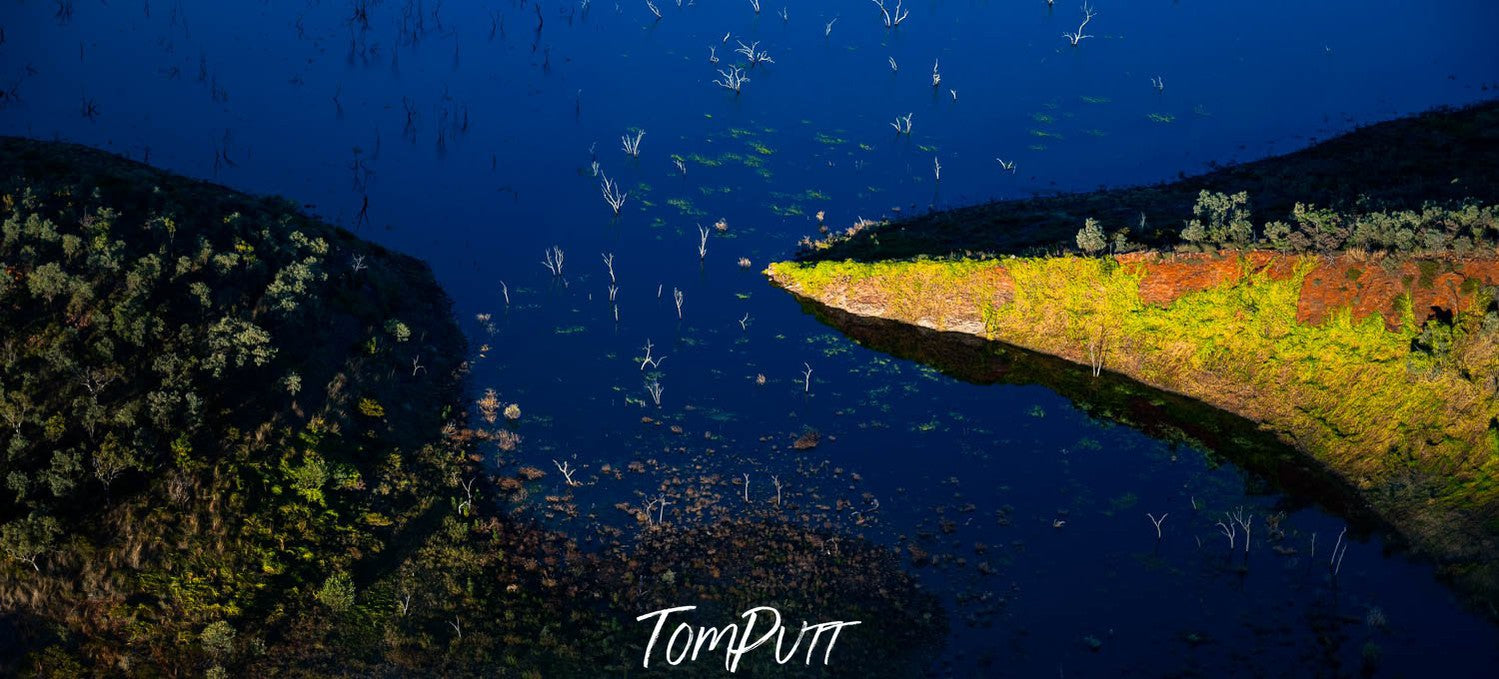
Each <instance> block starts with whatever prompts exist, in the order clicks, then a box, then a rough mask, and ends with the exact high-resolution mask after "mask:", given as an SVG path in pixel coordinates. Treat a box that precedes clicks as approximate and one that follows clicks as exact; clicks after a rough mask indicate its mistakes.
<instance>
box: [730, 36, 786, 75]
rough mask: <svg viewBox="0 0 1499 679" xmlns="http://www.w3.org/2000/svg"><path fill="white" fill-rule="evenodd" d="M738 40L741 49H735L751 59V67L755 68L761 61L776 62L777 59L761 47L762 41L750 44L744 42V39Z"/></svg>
mask: <svg viewBox="0 0 1499 679" xmlns="http://www.w3.org/2000/svg"><path fill="white" fill-rule="evenodd" d="M737 42H738V43H739V49H737V50H734V51H735V52H737V53H739V54H743V55H744V58H745V59H748V60H749V65H750V68H754V67H755V66H756V65H758V64H761V63H766V64H774V63H775V62H776V60H775V59H772V58H770V53H769V52H766V51H765V50H762V49H759V45H760V41H758V40H756V41H755V42H752V43H750V44H748V45H746V44H744V41H742V40H740V41H737Z"/></svg>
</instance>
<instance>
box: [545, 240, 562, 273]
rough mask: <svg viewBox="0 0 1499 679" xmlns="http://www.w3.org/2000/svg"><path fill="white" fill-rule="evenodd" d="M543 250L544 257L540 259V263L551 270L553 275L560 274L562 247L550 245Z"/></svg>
mask: <svg viewBox="0 0 1499 679" xmlns="http://www.w3.org/2000/svg"><path fill="white" fill-rule="evenodd" d="M544 252H545V254H546V258H545V259H543V260H541V265H542V266H544V267H546V268H547V271H550V272H552V275H553V276H561V275H562V248H560V247H557V246H555V245H553V246H552V247H550V248H548V249H546V250H545V251H544Z"/></svg>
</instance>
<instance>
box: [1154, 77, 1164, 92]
mask: <svg viewBox="0 0 1499 679" xmlns="http://www.w3.org/2000/svg"><path fill="white" fill-rule="evenodd" d="M1150 85H1151V87H1154V88H1155V91H1157V92H1165V91H1166V81H1165V80H1162V79H1161V76H1156V77H1154V78H1151V79H1150Z"/></svg>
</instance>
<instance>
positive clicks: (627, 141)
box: [619, 130, 645, 158]
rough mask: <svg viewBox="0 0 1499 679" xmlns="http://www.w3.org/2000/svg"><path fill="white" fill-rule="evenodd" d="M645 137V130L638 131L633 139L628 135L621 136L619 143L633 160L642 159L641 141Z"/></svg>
mask: <svg viewBox="0 0 1499 679" xmlns="http://www.w3.org/2000/svg"><path fill="white" fill-rule="evenodd" d="M644 136H645V130H636V131H635V136H634V137H633V138H631V137H630V135H628V134H623V135H620V137H619V143H620V145H621V146H623V147H624V149H625V153H628V154H630V156H631V157H633V158H639V157H640V139H641V138H642V137H644Z"/></svg>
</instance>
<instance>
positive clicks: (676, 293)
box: [671, 288, 682, 321]
mask: <svg viewBox="0 0 1499 679" xmlns="http://www.w3.org/2000/svg"><path fill="white" fill-rule="evenodd" d="M671 297H672V299H674V300H676V302H677V320H679V321H680V320H682V291H681V290H678V289H676V288H672V289H671Z"/></svg>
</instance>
